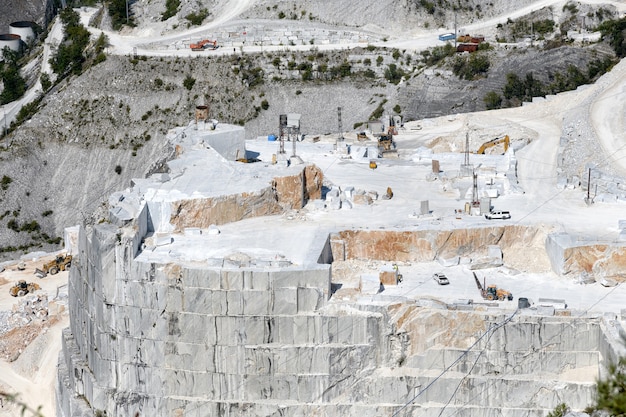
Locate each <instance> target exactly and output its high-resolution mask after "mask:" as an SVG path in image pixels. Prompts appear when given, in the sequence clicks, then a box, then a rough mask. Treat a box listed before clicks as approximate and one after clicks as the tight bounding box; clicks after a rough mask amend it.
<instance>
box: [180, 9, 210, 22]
mask: <svg viewBox="0 0 626 417" xmlns="http://www.w3.org/2000/svg"><path fill="white" fill-rule="evenodd" d="M208 16H209V11H208V10H207V9H205V8H202V9H200V11H199V12H198V13H189V14H188V15H187V16H185V19H187V20H188V21H189V23H191V24H192V25H196V26H198V25H201V24H202V22H204V19H206V18H207V17H208Z"/></svg>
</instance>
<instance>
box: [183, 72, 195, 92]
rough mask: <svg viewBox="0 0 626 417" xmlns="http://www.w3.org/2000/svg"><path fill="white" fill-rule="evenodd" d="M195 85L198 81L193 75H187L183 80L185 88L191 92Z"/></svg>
mask: <svg viewBox="0 0 626 417" xmlns="http://www.w3.org/2000/svg"><path fill="white" fill-rule="evenodd" d="M195 83H196V79H195V78H193V77H192V76H191V75H187V76H186V77H185V79H184V80H183V86H184V87H185V88H186V89H187V90H189V91H191V89H192V88H193V86H194V84H195Z"/></svg>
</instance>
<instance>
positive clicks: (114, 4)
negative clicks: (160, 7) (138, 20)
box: [109, 0, 135, 30]
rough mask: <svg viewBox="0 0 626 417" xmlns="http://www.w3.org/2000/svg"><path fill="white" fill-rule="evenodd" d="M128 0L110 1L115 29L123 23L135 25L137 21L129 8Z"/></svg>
mask: <svg viewBox="0 0 626 417" xmlns="http://www.w3.org/2000/svg"><path fill="white" fill-rule="evenodd" d="M127 7H128V0H111V1H110V2H109V16H111V23H112V25H113V29H115V30H119V29H120V28H121V27H122V25H129V26H134V25H135V21H134V20H133V16H132V15H131V14H130V10H128V8H127Z"/></svg>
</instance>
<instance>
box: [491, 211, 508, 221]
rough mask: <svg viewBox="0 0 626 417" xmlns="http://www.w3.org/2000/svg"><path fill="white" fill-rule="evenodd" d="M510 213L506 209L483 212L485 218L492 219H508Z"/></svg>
mask: <svg viewBox="0 0 626 417" xmlns="http://www.w3.org/2000/svg"><path fill="white" fill-rule="evenodd" d="M510 218H511V213H509V212H508V211H501V210H497V211H492V212H490V213H487V214H485V219H489V220H494V219H503V220H504V219H510Z"/></svg>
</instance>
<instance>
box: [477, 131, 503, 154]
mask: <svg viewBox="0 0 626 417" xmlns="http://www.w3.org/2000/svg"><path fill="white" fill-rule="evenodd" d="M500 144H503V145H504V152H502V153H505V152H506V151H507V150H509V146H511V139H509V135H506V136H504V137H502V138H495V139H492V140H490V141H488V142H485V143H483V144H482V145H480V148H478V150H477V151H476V153H477V154H484V153H485V151H486V150H487V149H489V148H493V147H494V146H497V145H500Z"/></svg>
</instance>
